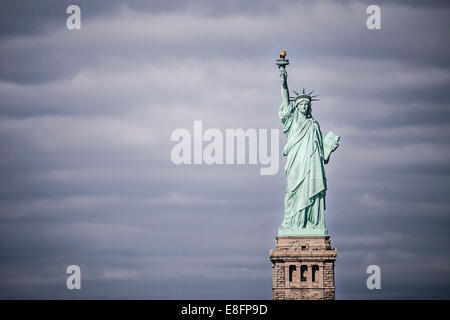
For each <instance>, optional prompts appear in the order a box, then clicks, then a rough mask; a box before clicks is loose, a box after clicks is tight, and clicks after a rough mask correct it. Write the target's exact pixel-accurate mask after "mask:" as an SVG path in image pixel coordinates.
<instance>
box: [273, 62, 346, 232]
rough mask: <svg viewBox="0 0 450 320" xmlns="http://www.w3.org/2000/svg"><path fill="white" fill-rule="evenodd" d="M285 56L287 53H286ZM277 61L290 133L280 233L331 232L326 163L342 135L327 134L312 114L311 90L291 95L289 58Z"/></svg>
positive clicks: (285, 152) (286, 130)
mask: <svg viewBox="0 0 450 320" xmlns="http://www.w3.org/2000/svg"><path fill="white" fill-rule="evenodd" d="M284 56H285V54H284ZM284 56H281V59H279V60H277V65H278V69H279V71H280V80H281V97H282V103H281V107H280V112H279V116H280V119H281V122H282V124H283V132H284V134H285V135H286V139H287V142H286V146H285V147H284V150H283V155H284V156H286V157H287V162H286V166H285V171H286V178H287V187H286V197H285V202H284V204H285V212H284V219H283V222H282V224H281V226H280V228H279V230H278V235H279V236H306V235H313V236H314V235H317V236H323V235H328V230H327V227H326V224H325V217H324V210H325V195H326V191H327V179H326V176H325V164H327V163H328V161H329V159H330V155H331V153H332V152H333V151H335V150H336V149H337V147H338V146H339V136H337V135H336V134H334V133H333V132H331V131H330V132H328V134H327V135H326V136H325V137H323V136H322V131H321V130H320V126H319V123H318V122H317V121H316V120H315V119H314V118H313V117H312V114H311V103H312V101H315V100H316V99H314V98H315V96H312V95H311V93H312V92H310V93H305V91H304V89H303V91H302V93H296V92H295V96H294V97H293V98H291V97H290V96H289V90H288V85H287V72H286V66H287V65H288V64H289V62H288V60H286V59H285V58H284Z"/></svg>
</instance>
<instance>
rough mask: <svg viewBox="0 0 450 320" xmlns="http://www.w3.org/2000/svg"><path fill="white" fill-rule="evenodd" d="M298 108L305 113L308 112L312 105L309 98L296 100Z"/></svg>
mask: <svg viewBox="0 0 450 320" xmlns="http://www.w3.org/2000/svg"><path fill="white" fill-rule="evenodd" d="M295 106H296V107H297V108H298V110H299V111H300V112H301V113H303V114H305V115H306V114H307V113H308V109H309V106H310V103H309V100H308V99H299V100H298V101H296V105H295Z"/></svg>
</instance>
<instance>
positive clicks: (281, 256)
mask: <svg viewBox="0 0 450 320" xmlns="http://www.w3.org/2000/svg"><path fill="white" fill-rule="evenodd" d="M336 258H337V250H336V249H333V248H331V243H330V236H295V237H294V236H278V237H277V242H276V247H275V250H270V260H271V261H272V264H273V289H272V291H273V299H274V300H332V299H334V261H336Z"/></svg>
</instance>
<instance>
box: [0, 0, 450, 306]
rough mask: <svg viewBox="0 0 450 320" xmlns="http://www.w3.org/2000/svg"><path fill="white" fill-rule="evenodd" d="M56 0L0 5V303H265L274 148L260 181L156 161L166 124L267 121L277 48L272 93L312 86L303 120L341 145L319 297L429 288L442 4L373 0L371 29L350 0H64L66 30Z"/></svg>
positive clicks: (445, 285) (440, 282)
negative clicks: (71, 287)
mask: <svg viewBox="0 0 450 320" xmlns="http://www.w3.org/2000/svg"><path fill="white" fill-rule="evenodd" d="M68 4H71V3H69V2H64V1H32V2H25V1H23V2H22V1H15V2H8V3H6V4H4V9H3V10H2V11H1V13H0V18H1V19H0V30H1V32H0V58H1V59H0V61H1V62H0V79H1V82H0V96H1V100H0V113H1V116H0V149H1V151H2V156H1V157H0V176H1V178H2V183H1V184H0V212H1V215H0V221H1V224H0V231H1V233H0V234H1V241H0V279H1V281H0V297H2V298H205V297H207V298H270V297H271V266H270V261H269V260H268V251H269V249H271V248H273V245H274V236H275V234H276V231H277V228H278V226H279V224H280V222H281V219H282V212H283V196H284V188H285V177H284V173H283V166H284V159H282V161H281V162H280V171H279V173H278V174H277V175H275V176H260V175H259V165H246V166H233V165H228V166H207V165H201V166H175V165H174V164H172V163H171V161H170V151H171V148H172V147H173V145H174V144H175V143H173V142H171V141H170V135H171V133H172V131H173V130H174V129H176V128H187V129H188V130H190V131H191V132H192V126H193V121H194V120H202V121H203V124H204V130H205V129H207V128H219V129H221V130H225V129H226V128H280V124H279V119H278V117H277V112H278V108H279V103H280V101H279V87H278V86H279V80H278V75H277V72H276V69H275V66H274V61H273V60H274V59H275V58H276V55H277V52H278V50H279V49H281V48H285V47H286V48H287V49H288V55H289V58H290V59H291V65H290V66H289V69H288V72H289V80H288V81H289V85H290V88H291V89H294V90H297V89H298V88H301V87H303V86H306V87H307V88H311V89H317V90H318V92H319V93H320V95H321V101H320V102H317V103H315V104H314V105H313V115H314V117H315V118H316V119H317V120H318V121H319V122H320V124H321V128H322V130H323V131H324V132H327V131H328V130H330V129H331V130H333V131H335V132H336V133H338V134H339V135H341V136H342V139H343V140H342V143H341V146H340V148H339V149H338V151H337V152H336V153H335V154H333V156H332V157H333V158H332V161H331V162H330V164H329V165H328V168H327V178H328V184H329V192H328V196H327V212H326V214H327V223H328V227H329V229H330V232H331V234H332V237H333V238H332V241H333V245H334V246H335V247H337V248H338V250H339V258H338V262H337V265H336V277H337V278H336V284H337V297H338V298H342V299H343V298H384V299H388V298H389V299H390V298H448V292H450V291H449V288H450V279H449V277H448V275H449V270H450V266H449V256H448V252H449V243H450V242H449V241H448V240H449V239H448V238H449V230H448V229H449V226H450V221H449V216H448V212H449V210H450V202H449V200H448V197H447V191H448V189H449V174H450V169H449V168H450V167H449V165H448V163H449V161H450V154H449V153H448V151H447V150H448V148H449V141H448V136H449V130H450V126H449V120H448V119H450V117H449V116H450V115H449V110H450V108H449V98H450V97H449V90H448V88H449V85H450V70H449V69H450V68H449V64H448V56H449V54H450V52H449V51H450V46H449V43H448V42H449V41H448V32H447V30H448V29H449V27H450V26H449V21H450V20H449V19H448V17H449V12H450V10H449V6H448V4H447V3H443V2H440V1H435V2H419V1H410V2H407V3H406V2H400V1H398V2H394V1H381V2H380V5H381V7H382V27H383V29H382V30H379V31H370V30H367V28H366V27H365V19H366V17H367V15H366V13H365V9H366V7H367V5H368V4H371V3H367V2H366V1H341V2H327V1H319V2H312V1H311V2H308V1H307V2H302V3H299V2H296V1H258V2H249V1H217V2H215V1H207V2H200V1H199V2H189V1H126V2H123V1H120V2H119V1H82V2H79V3H78V4H79V5H80V6H81V9H82V29H81V30H79V31H69V30H67V29H66V27H65V19H66V15H65V8H66V7H67V5H68ZM284 141H285V140H284V137H281V138H280V149H281V148H282V147H283V143H284ZM69 264H78V265H80V266H81V268H82V272H83V281H84V282H83V284H84V285H83V290H82V291H81V292H77V293H73V292H69V291H68V290H67V289H66V288H65V274H64V271H65V268H66V267H67V265H69ZM370 264H377V265H380V267H381V269H382V290H381V291H377V292H373V291H369V290H367V288H366V286H365V281H366V279H367V275H366V273H365V270H366V268H367V266H368V265H370Z"/></svg>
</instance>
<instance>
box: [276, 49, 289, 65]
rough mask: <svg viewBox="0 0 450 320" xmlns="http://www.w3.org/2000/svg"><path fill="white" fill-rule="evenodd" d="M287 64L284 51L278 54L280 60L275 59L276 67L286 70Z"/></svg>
mask: <svg viewBox="0 0 450 320" xmlns="http://www.w3.org/2000/svg"><path fill="white" fill-rule="evenodd" d="M288 64H289V60H288V59H286V49H285V50H283V51H281V52H280V59H277V62H276V65H277V66H278V68H280V69H281V68H283V69H284V68H286V66H287V65H288Z"/></svg>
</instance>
